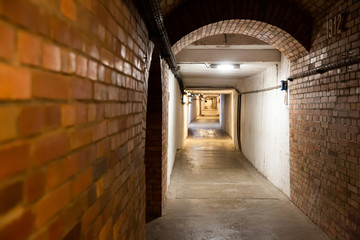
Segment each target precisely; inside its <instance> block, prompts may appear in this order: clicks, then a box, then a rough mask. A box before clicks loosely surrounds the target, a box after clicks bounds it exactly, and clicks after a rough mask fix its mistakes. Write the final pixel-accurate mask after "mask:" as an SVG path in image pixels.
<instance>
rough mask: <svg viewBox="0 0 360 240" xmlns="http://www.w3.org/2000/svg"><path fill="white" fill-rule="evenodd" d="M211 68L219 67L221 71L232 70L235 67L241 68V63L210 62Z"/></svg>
mask: <svg viewBox="0 0 360 240" xmlns="http://www.w3.org/2000/svg"><path fill="white" fill-rule="evenodd" d="M210 68H213V69H218V70H220V71H230V70H233V69H240V64H229V63H223V64H210Z"/></svg>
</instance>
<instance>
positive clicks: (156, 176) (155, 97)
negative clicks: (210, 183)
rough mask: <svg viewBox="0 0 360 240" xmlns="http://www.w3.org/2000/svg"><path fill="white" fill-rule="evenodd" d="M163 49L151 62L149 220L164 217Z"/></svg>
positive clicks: (147, 155)
mask: <svg viewBox="0 0 360 240" xmlns="http://www.w3.org/2000/svg"><path fill="white" fill-rule="evenodd" d="M160 61H161V60H160V56H159V52H158V51H157V50H156V49H155V50H154V52H153V57H152V61H151V67H150V72H149V83H148V86H149V87H148V100H147V113H146V142H145V169H146V219H147V221H151V220H153V219H155V218H157V217H160V216H161V213H162V206H163V194H164V192H163V191H162V182H163V175H162V166H163V158H162V153H163V148H164V146H163V135H162V129H163V127H164V126H163V122H162V116H163V108H162V107H161V106H162V105H163V101H162V100H163V99H162V95H163V94H162V84H161V64H160Z"/></svg>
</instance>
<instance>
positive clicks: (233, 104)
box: [219, 90, 239, 149]
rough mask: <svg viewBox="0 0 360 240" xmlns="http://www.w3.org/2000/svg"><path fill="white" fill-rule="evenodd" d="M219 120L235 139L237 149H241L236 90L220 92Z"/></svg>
mask: <svg viewBox="0 0 360 240" xmlns="http://www.w3.org/2000/svg"><path fill="white" fill-rule="evenodd" d="M219 98H220V104H219V108H220V109H219V121H220V127H221V129H223V130H224V131H225V132H227V134H228V135H229V136H230V137H231V138H232V139H233V144H234V147H235V149H239V144H238V140H237V131H236V130H237V129H236V128H237V107H238V106H237V105H238V102H237V98H238V94H237V92H236V91H235V90H233V91H232V93H231V94H220V97H219Z"/></svg>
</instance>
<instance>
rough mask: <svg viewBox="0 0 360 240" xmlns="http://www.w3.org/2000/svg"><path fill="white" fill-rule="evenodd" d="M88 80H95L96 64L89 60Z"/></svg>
mask: <svg viewBox="0 0 360 240" xmlns="http://www.w3.org/2000/svg"><path fill="white" fill-rule="evenodd" d="M88 78H90V79H91V80H97V62H95V61H92V60H89V67H88Z"/></svg>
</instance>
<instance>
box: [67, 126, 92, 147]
mask: <svg viewBox="0 0 360 240" xmlns="http://www.w3.org/2000/svg"><path fill="white" fill-rule="evenodd" d="M91 130H92V128H91V127H86V128H82V129H76V130H74V131H73V132H71V133H70V147H71V149H75V148H79V147H81V146H84V145H87V144H89V143H91V132H92V131H91Z"/></svg>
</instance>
